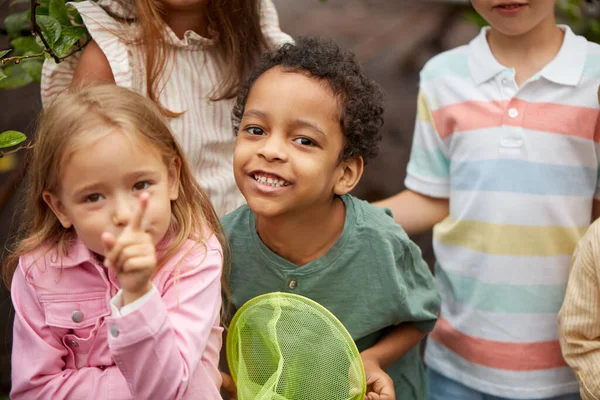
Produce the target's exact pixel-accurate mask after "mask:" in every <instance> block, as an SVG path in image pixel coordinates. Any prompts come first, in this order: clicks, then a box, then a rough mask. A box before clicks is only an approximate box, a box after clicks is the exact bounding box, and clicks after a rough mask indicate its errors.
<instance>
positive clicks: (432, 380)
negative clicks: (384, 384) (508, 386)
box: [427, 369, 581, 400]
mask: <svg viewBox="0 0 600 400" xmlns="http://www.w3.org/2000/svg"><path fill="white" fill-rule="evenodd" d="M427 380H428V385H429V400H513V399H511V398H510V397H499V396H493V395H491V394H485V393H482V392H479V391H477V390H475V389H471V388H470V387H467V386H465V385H463V384H461V383H459V382H457V381H455V380H453V379H450V378H447V377H445V376H444V375H441V374H439V373H437V372H435V371H432V370H431V369H428V370H427ZM544 400H581V397H580V396H579V393H571V394H565V395H562V396H558V397H551V398H548V399H544Z"/></svg>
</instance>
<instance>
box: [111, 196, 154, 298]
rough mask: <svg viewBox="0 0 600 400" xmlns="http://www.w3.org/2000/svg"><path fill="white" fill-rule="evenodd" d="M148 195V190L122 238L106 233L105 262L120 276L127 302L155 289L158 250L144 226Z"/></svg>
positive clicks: (122, 233) (141, 198) (141, 197)
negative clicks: (153, 285)
mask: <svg viewBox="0 0 600 400" xmlns="http://www.w3.org/2000/svg"><path fill="white" fill-rule="evenodd" d="M148 198H149V195H148V194H147V193H143V194H142V195H141V196H140V202H139V205H138V208H137V210H136V212H135V214H134V216H133V218H132V219H131V220H130V221H129V223H128V224H127V226H126V227H125V229H124V230H123V232H121V235H119V237H118V238H115V236H114V235H113V234H111V233H109V232H104V233H103V234H102V243H103V244H104V264H105V265H106V266H107V267H108V268H111V269H113V270H114V271H115V273H116V275H117V278H119V283H120V284H121V289H123V305H126V304H129V303H131V302H133V301H135V300H137V299H138V298H140V297H142V296H143V295H144V294H146V293H148V291H150V289H152V280H151V278H152V273H153V272H154V270H155V268H156V250H155V248H154V243H153V242H152V237H151V236H150V235H149V234H148V233H147V232H145V231H144V229H143V225H144V224H143V222H144V214H145V212H146V208H147V207H148Z"/></svg>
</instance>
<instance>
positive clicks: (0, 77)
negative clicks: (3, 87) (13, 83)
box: [0, 71, 6, 81]
mask: <svg viewBox="0 0 600 400" xmlns="http://www.w3.org/2000/svg"><path fill="white" fill-rule="evenodd" d="M4 78H6V75H4V72H2V71H0V81H1V80H2V79H4Z"/></svg>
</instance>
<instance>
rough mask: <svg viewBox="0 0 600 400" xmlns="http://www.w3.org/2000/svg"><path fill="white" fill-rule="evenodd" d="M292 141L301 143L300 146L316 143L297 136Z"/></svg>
mask: <svg viewBox="0 0 600 400" xmlns="http://www.w3.org/2000/svg"><path fill="white" fill-rule="evenodd" d="M294 142H296V143H298V144H301V145H302V146H314V145H315V144H316V143H315V142H313V141H312V140H311V139H309V138H307V137H299V138H297V139H294Z"/></svg>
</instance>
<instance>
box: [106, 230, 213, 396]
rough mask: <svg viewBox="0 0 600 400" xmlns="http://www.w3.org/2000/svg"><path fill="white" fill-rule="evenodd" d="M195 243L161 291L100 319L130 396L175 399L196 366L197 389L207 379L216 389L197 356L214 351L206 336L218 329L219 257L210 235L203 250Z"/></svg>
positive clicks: (180, 394) (207, 391) (193, 372)
mask: <svg viewBox="0 0 600 400" xmlns="http://www.w3.org/2000/svg"><path fill="white" fill-rule="evenodd" d="M196 247H197V248H195V249H194V250H193V251H191V252H190V254H188V255H187V256H186V261H185V262H184V263H181V265H179V266H178V268H179V269H180V272H178V273H177V272H175V273H172V274H171V276H170V277H169V280H168V281H167V283H166V284H165V287H166V290H165V291H164V292H163V293H162V294H161V293H159V291H158V290H153V291H151V293H150V294H149V297H147V298H146V299H145V301H144V302H143V304H141V305H140V306H139V308H137V309H136V310H135V311H133V312H131V313H129V314H127V315H125V316H122V317H111V318H107V320H106V324H107V328H108V332H109V336H108V344H109V347H110V350H111V354H112V356H113V358H114V360H115V362H116V364H117V366H118V367H119V369H120V370H121V371H122V372H123V374H124V375H125V378H126V379H127V382H128V383H129V386H130V388H131V393H132V396H133V398H135V399H154V398H156V399H178V398H181V396H182V395H183V393H184V392H185V391H186V389H187V388H188V384H189V383H190V379H191V377H192V376H195V374H196V373H198V370H203V371H202V372H200V374H201V375H202V376H203V377H204V378H205V379H204V380H205V382H203V386H204V388H203V390H205V391H206V393H209V388H208V385H212V384H214V385H215V388H214V389H215V391H217V390H218V389H217V384H218V383H219V382H218V381H219V380H220V377H218V376H213V375H212V374H211V371H209V370H207V369H206V368H205V365H204V363H203V362H201V358H202V356H203V354H204V352H205V351H209V352H211V353H213V354H215V355H216V354H218V351H219V349H218V348H216V347H217V346H216V345H215V343H211V342H210V340H209V339H210V337H211V336H213V337H214V335H216V336H218V337H219V343H220V337H221V328H218V327H217V326H216V324H215V323H216V322H218V321H219V315H220V308H221V284H220V278H221V267H222V263H223V256H222V253H221V250H220V246H218V242H217V241H216V239H215V238H214V237H213V239H211V240H210V242H209V243H207V245H206V247H207V251H206V252H205V251H204V250H205V248H204V247H203V246H196ZM192 260H193V262H191V261H192ZM161 272H163V271H162V270H161ZM164 272H166V271H164ZM217 329H218V330H219V331H218V332H216V331H215V330H217ZM196 390H198V388H196Z"/></svg>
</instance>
